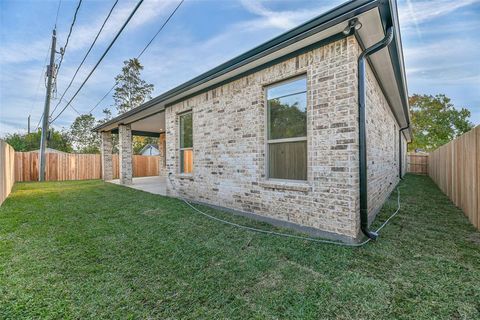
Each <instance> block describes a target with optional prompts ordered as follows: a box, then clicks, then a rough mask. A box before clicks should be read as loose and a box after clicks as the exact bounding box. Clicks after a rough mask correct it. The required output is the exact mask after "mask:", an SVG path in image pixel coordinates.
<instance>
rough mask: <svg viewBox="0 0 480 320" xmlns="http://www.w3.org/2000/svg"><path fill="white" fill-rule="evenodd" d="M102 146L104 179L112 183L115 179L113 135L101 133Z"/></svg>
mask: <svg viewBox="0 0 480 320" xmlns="http://www.w3.org/2000/svg"><path fill="white" fill-rule="evenodd" d="M100 137H101V141H102V145H101V153H102V179H103V180H105V181H110V180H112V179H113V159H112V133H111V132H101V133H100Z"/></svg>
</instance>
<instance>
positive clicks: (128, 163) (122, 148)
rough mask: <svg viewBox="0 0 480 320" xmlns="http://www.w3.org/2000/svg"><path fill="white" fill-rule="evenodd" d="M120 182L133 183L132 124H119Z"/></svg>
mask: <svg viewBox="0 0 480 320" xmlns="http://www.w3.org/2000/svg"><path fill="white" fill-rule="evenodd" d="M118 138H119V143H118V145H119V150H118V153H119V161H120V164H119V168H120V183H121V184H127V185H128V184H132V129H131V127H130V125H123V124H121V125H119V126H118Z"/></svg>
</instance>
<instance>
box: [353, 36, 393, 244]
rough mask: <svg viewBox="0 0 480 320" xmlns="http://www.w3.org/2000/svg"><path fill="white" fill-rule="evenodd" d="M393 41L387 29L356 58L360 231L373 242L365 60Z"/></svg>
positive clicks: (374, 233) (374, 236) (376, 235)
mask: <svg viewBox="0 0 480 320" xmlns="http://www.w3.org/2000/svg"><path fill="white" fill-rule="evenodd" d="M392 39H393V27H389V28H388V30H387V34H386V35H385V37H384V38H383V39H382V40H381V41H379V42H377V43H376V44H374V45H372V46H371V47H369V48H367V49H365V50H364V51H363V52H362V53H361V54H360V56H359V57H358V142H359V165H360V168H359V175H360V229H361V230H362V232H363V233H364V234H365V235H366V236H367V237H369V238H370V239H373V240H375V239H376V238H377V237H378V233H376V232H373V231H370V230H369V229H368V188H367V133H366V116H365V102H366V100H367V99H366V95H367V94H366V67H365V65H366V58H367V57H368V56H370V55H371V54H374V53H375V52H377V51H379V50H381V49H383V48H385V47H386V46H388V45H389V44H390V43H391V42H392Z"/></svg>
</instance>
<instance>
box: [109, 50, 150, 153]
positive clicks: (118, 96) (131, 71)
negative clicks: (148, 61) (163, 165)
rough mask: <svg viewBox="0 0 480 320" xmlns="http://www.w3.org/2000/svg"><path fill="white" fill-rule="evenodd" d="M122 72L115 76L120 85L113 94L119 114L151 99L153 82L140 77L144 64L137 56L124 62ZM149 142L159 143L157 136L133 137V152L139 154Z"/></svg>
mask: <svg viewBox="0 0 480 320" xmlns="http://www.w3.org/2000/svg"><path fill="white" fill-rule="evenodd" d="M123 63H124V66H123V68H122V73H120V74H119V75H118V76H116V77H115V81H117V83H118V85H117V86H116V88H115V93H114V94H113V100H114V102H115V106H116V107H117V111H118V114H122V113H125V112H127V111H128V110H131V109H133V108H136V107H138V106H140V105H141V104H142V103H144V102H145V101H146V100H148V99H151V98H152V97H151V93H152V92H153V84H148V83H147V82H146V81H144V80H142V79H141V78H140V72H141V71H142V70H143V66H142V65H141V64H140V61H139V60H138V59H137V58H133V59H129V60H126V61H124V62H123ZM148 143H152V144H158V139H157V138H152V137H139V136H134V137H133V152H134V153H135V154H138V153H139V152H140V150H142V148H143V147H144V146H145V145H147V144H148Z"/></svg>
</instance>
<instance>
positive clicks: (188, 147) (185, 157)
mask: <svg viewBox="0 0 480 320" xmlns="http://www.w3.org/2000/svg"><path fill="white" fill-rule="evenodd" d="M192 172H193V114H192V112H188V113H184V114H182V115H180V173H192Z"/></svg>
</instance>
